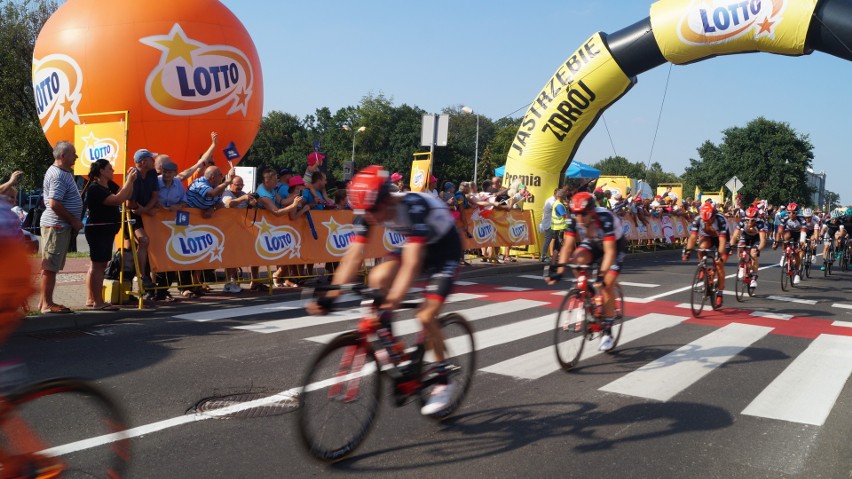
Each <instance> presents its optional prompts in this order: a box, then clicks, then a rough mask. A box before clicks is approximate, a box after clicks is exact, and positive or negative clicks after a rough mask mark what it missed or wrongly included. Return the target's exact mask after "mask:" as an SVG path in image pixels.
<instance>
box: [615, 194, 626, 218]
mask: <svg viewBox="0 0 852 479" xmlns="http://www.w3.org/2000/svg"><path fill="white" fill-rule="evenodd" d="M611 199H612V212H613V213H615V214H618V215H623V214H624V213H625V211H626V208H625V207H626V206H627V202H626V201H624V198H623V197H622V195H621V193H615V194H613V195H612V198H611Z"/></svg>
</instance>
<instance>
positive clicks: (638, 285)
mask: <svg viewBox="0 0 852 479" xmlns="http://www.w3.org/2000/svg"><path fill="white" fill-rule="evenodd" d="M618 284H620V285H622V286H633V287H636V288H659V287H660V285H659V284H651V283H631V282H628V281H619V282H618Z"/></svg>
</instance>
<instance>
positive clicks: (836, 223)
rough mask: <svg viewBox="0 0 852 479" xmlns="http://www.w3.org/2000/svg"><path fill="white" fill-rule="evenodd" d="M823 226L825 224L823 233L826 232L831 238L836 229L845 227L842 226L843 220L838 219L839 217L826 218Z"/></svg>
mask: <svg viewBox="0 0 852 479" xmlns="http://www.w3.org/2000/svg"><path fill="white" fill-rule="evenodd" d="M824 226H825V234H827V235H828V236H829V237H832V238H833V237H834V234H835V233H837V232H838V231H840V230H841V229H846V228H845V227H844V226H843V222H842V221H840V219H836V220H828V221H826V222H825V225H824Z"/></svg>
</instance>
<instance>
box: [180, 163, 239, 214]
mask: <svg viewBox="0 0 852 479" xmlns="http://www.w3.org/2000/svg"><path fill="white" fill-rule="evenodd" d="M233 177H234V170H233V169H231V171H230V172H228V175H227V177H226V176H225V175H223V174H222V170H220V169H219V167H217V166H211V167H209V168H207V171H205V172H204V176H203V177H201V178H198V179H197V180H195V181H193V182H192V184H191V185H189V189H188V190H187V192H186V205H187V206H189V207H190V208H199V209H201V210H203V211H202V216H203V217H204V218H211V217H212V216H213V212H215V211H216V210H218V209H221V208H224V207H225V204H224V203H223V202H222V194H223V193H224V192H225V188H227V187H228V185H230V184H231V182H232V181H233Z"/></svg>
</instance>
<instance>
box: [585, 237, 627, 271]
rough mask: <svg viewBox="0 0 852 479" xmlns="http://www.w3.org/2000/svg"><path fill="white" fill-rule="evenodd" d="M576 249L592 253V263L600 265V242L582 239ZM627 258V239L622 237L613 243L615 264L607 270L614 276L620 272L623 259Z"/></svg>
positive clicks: (602, 253) (601, 252) (601, 251)
mask: <svg viewBox="0 0 852 479" xmlns="http://www.w3.org/2000/svg"><path fill="white" fill-rule="evenodd" d="M577 248H578V249H580V248H582V249H585V250H589V251H591V253H592V263H597V264H600V262H601V260H602V259H603V256H604V251H603V245H602V244H601V242H600V241H590V240H588V239H583V240H582V241H580V243H579V244H578V245H577ZM625 256H627V239H626V238H624V237H622V238H620V239H618V240H616V242H615V262H614V263H613V264H612V266H610V268H609V270H610V271H613V272H615V273H616V274H618V273H620V272H621V266H622V265H623V264H624V257H625Z"/></svg>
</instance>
